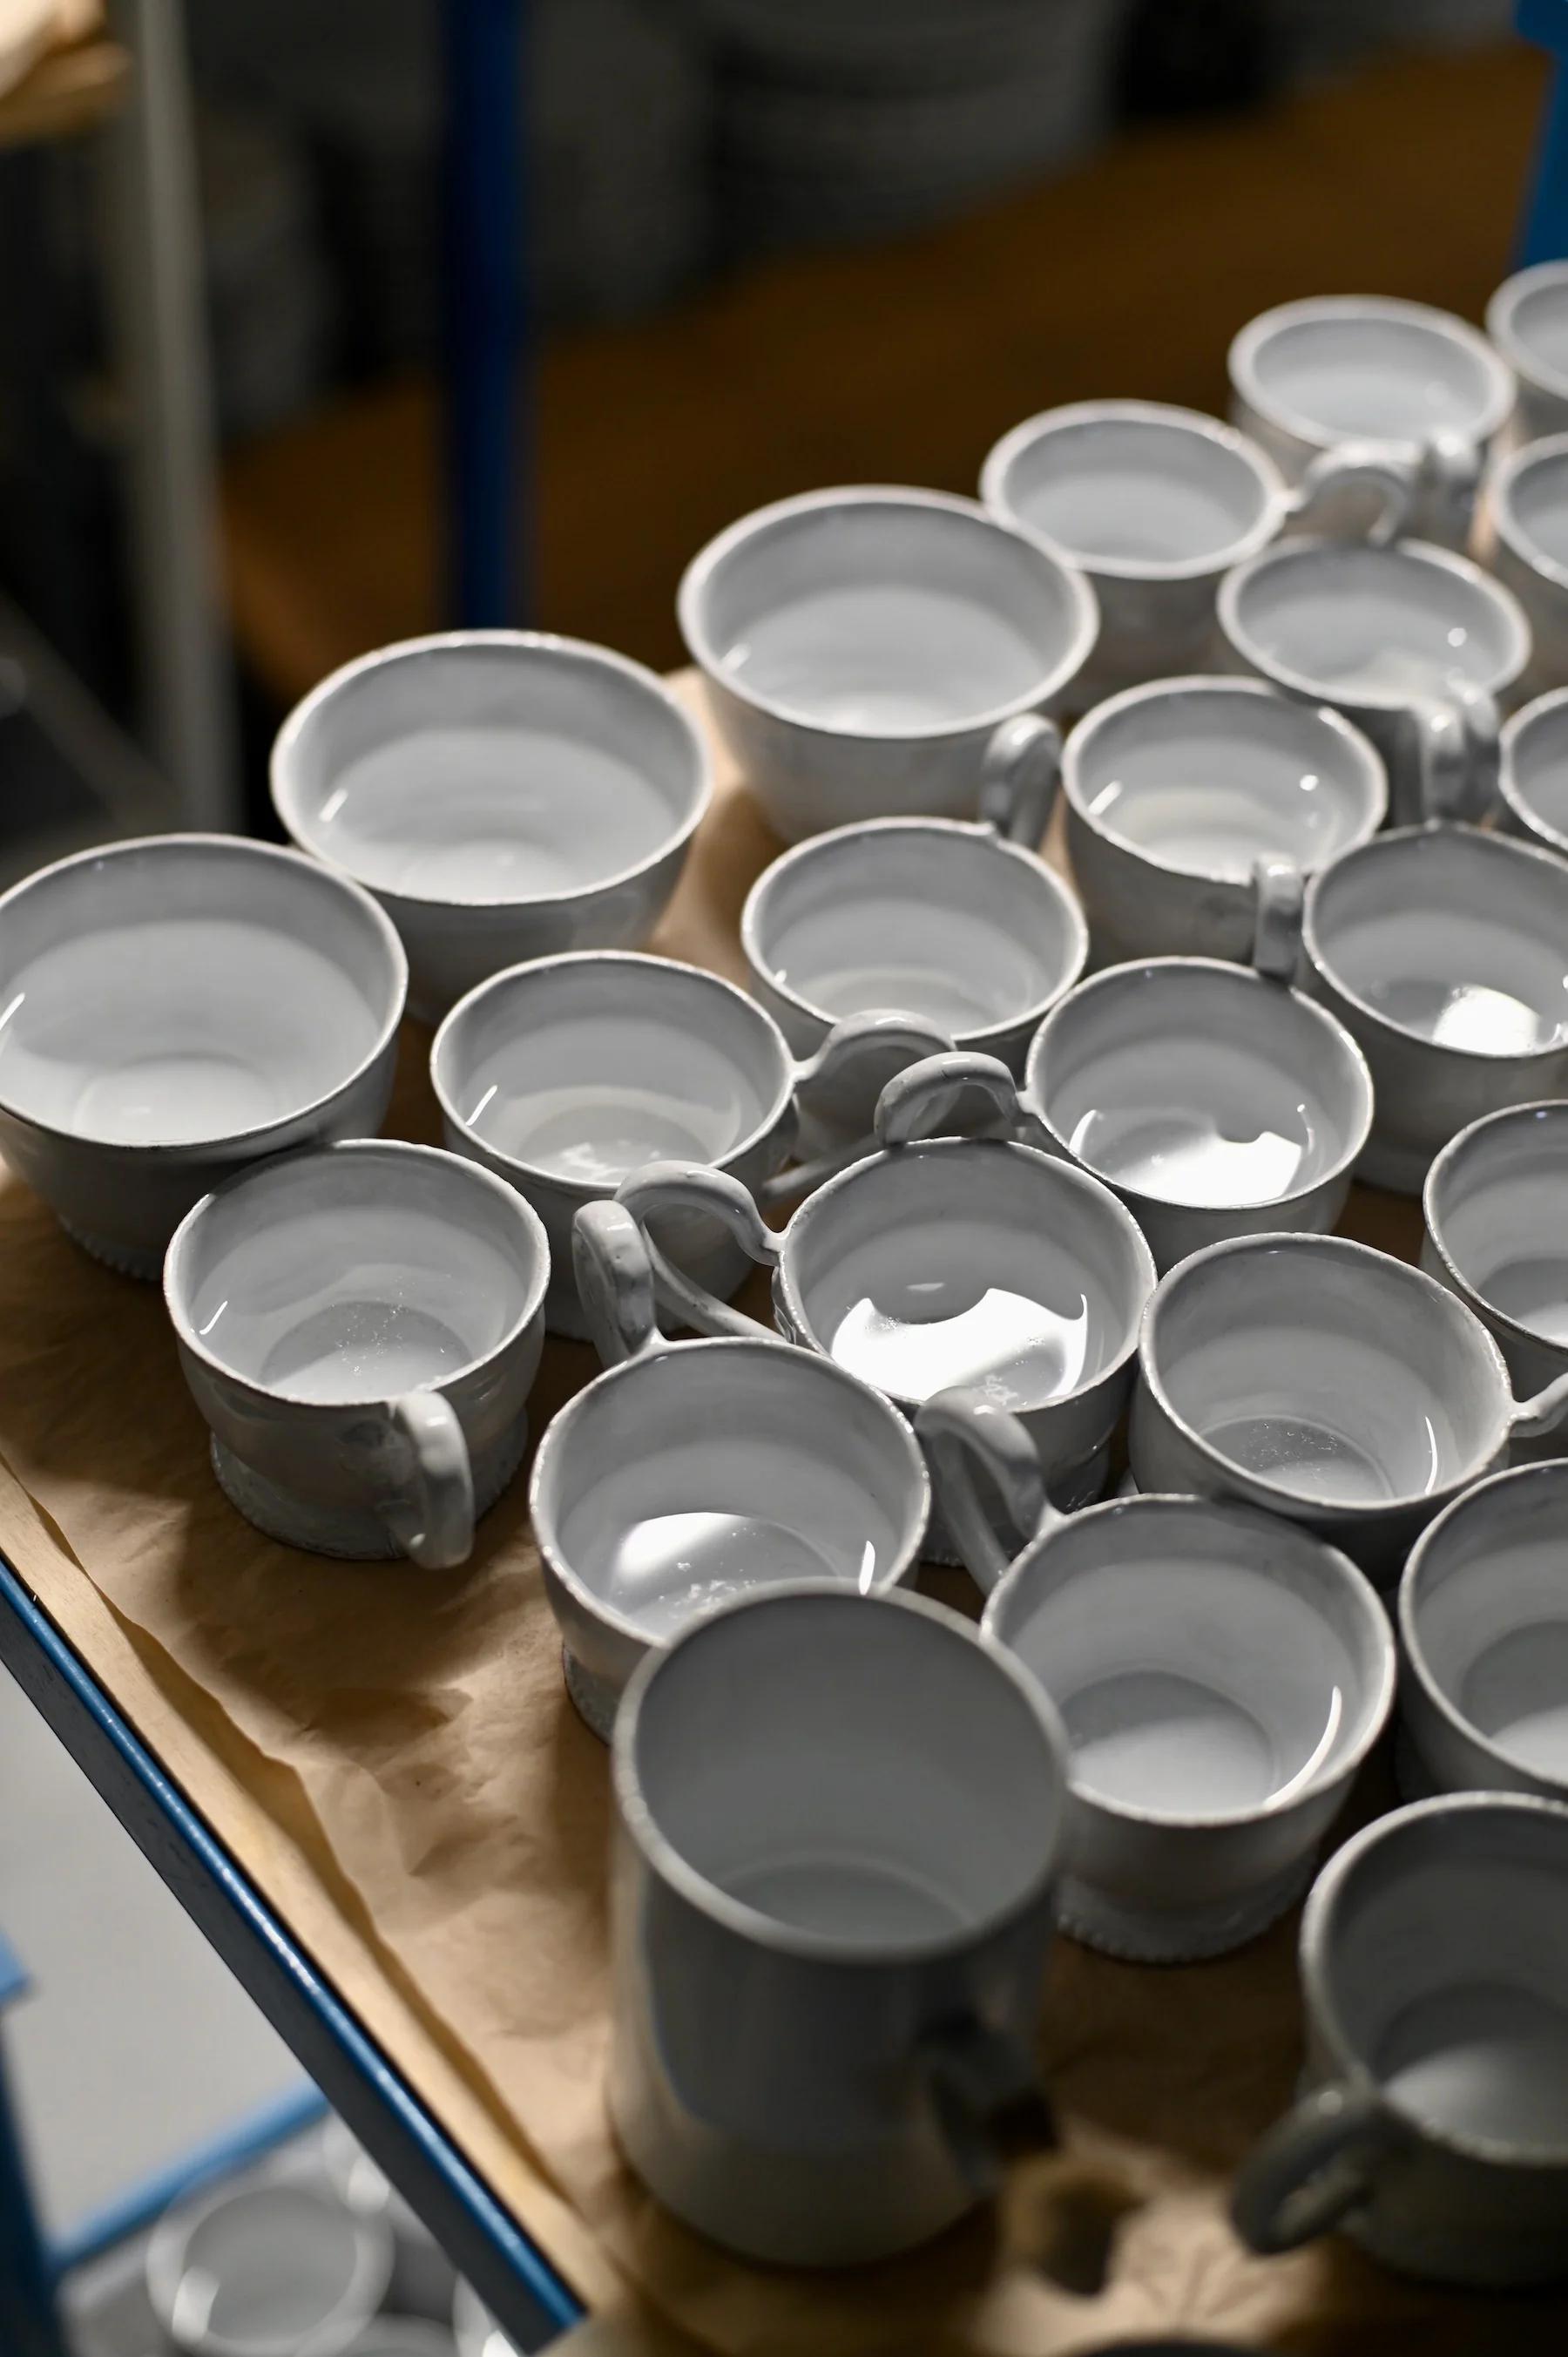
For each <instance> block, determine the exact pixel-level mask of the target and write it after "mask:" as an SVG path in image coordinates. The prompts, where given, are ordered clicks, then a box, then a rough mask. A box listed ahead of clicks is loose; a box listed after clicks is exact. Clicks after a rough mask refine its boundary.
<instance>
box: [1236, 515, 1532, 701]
mask: <svg viewBox="0 0 1568 2357" xmlns="http://www.w3.org/2000/svg"><path fill="white" fill-rule="evenodd" d="M1227 602H1228V604H1229V606H1230V613H1231V615H1232V617H1233V619H1234V621H1235V624H1236V626H1237V630H1238V631H1239V632H1240V639H1241V642H1242V646H1243V651H1246V652H1251V651H1256V655H1257V657H1258V658H1259V659H1260V660H1261V662H1262V665H1263V667H1264V668H1265V669H1266V670H1269V671H1271V672H1274V673H1281V674H1289V675H1294V677H1296V678H1298V679H1299V680H1301V681H1302V682H1303V683H1304V684H1305V685H1306V686H1308V687H1309V688H1312V689H1314V690H1316V691H1319V692H1321V693H1323V694H1326V695H1329V696H1334V697H1341V698H1348V699H1349V700H1350V701H1352V702H1354V703H1357V704H1367V705H1402V704H1408V703H1409V702H1411V701H1412V699H1413V698H1415V697H1418V696H1426V695H1441V694H1443V692H1444V689H1445V688H1451V687H1452V686H1453V684H1454V683H1456V682H1458V683H1463V682H1466V681H1467V682H1469V683H1472V684H1474V685H1476V686H1478V687H1485V688H1488V689H1496V688H1498V687H1500V686H1502V685H1504V684H1505V683H1507V682H1508V681H1509V680H1510V679H1511V678H1512V677H1513V676H1514V674H1515V673H1517V672H1518V671H1519V669H1520V666H1521V664H1522V663H1523V662H1524V660H1525V657H1526V655H1527V653H1528V651H1529V649H1528V644H1527V640H1526V637H1525V632H1524V629H1523V626H1522V624H1521V623H1520V620H1519V619H1517V617H1516V614H1515V611H1514V609H1513V608H1512V606H1511V603H1510V604H1505V603H1504V600H1503V592H1502V591H1500V590H1499V589H1497V588H1495V587H1492V585H1490V584H1489V583H1488V582H1487V581H1486V580H1485V579H1484V578H1483V577H1482V576H1480V575H1479V574H1474V573H1468V572H1463V571H1460V570H1458V569H1456V568H1455V567H1454V566H1452V565H1446V564H1444V563H1443V562H1441V561H1440V559H1439V558H1438V557H1437V556H1435V555H1427V554H1424V553H1423V551H1422V550H1421V549H1420V548H1419V547H1416V546H1412V545H1409V544H1406V545H1402V546H1395V547H1391V548H1378V547H1373V546H1370V545H1369V544H1364V543H1361V542H1352V541H1343V540H1326V541H1305V540H1304V541H1293V542H1287V543H1285V544H1283V545H1282V546H1281V547H1280V548H1278V549H1270V550H1269V551H1267V552H1266V554H1264V555H1263V556H1262V557H1258V558H1255V559H1253V560H1252V561H1251V564H1250V565H1249V566H1248V568H1247V570H1246V571H1245V572H1244V573H1242V574H1240V575H1238V576H1235V577H1234V581H1233V584H1232V585H1230V587H1229V589H1228V592H1227Z"/></svg>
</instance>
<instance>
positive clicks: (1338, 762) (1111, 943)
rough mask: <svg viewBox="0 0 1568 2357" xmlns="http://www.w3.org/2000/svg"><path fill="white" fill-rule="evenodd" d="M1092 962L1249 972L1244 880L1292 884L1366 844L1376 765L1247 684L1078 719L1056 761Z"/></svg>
mask: <svg viewBox="0 0 1568 2357" xmlns="http://www.w3.org/2000/svg"><path fill="white" fill-rule="evenodd" d="M1062 791H1063V794H1064V796H1065V798H1066V802H1067V839H1068V850H1069V856H1070V858H1071V861H1072V873H1073V880H1074V882H1075V883H1076V884H1077V886H1078V888H1079V894H1080V896H1081V898H1082V900H1083V906H1084V913H1085V915H1086V916H1087V917H1088V919H1089V922H1090V931H1091V934H1092V937H1093V942H1094V949H1095V954H1096V956H1097V957H1098V958H1099V959H1100V960H1101V962H1102V963H1108V964H1114V963H1120V962H1121V961H1122V960H1124V959H1135V958H1138V957H1171V956H1176V957H1224V958H1235V959H1240V960H1242V961H1243V962H1244V961H1247V960H1249V959H1250V958H1251V954H1252V944H1253V935H1254V932H1255V930H1256V925H1257V888H1256V882H1255V870H1256V867H1257V864H1258V862H1259V861H1260V860H1265V861H1283V862H1285V863H1287V864H1288V865H1289V866H1293V867H1294V868H1295V869H1296V870H1297V871H1298V872H1299V873H1300V874H1302V875H1304V876H1305V875H1310V874H1311V873H1312V872H1313V871H1314V870H1316V869H1317V868H1320V867H1322V866H1326V864H1327V862H1328V861H1329V860H1331V859H1333V858H1335V857H1337V855H1338V854H1339V853H1340V852H1342V851H1347V850H1349V849H1351V848H1352V847H1353V846H1354V845H1356V844H1358V843H1364V842H1365V841H1366V840H1367V838H1368V837H1369V835H1371V834H1376V832H1377V830H1378V828H1379V827H1380V825H1381V824H1382V823H1383V819H1384V817H1385V815H1386V813H1387V810H1388V794H1389V790H1388V777H1387V773H1386V771H1385V770H1384V768H1383V764H1382V761H1381V759H1380V757H1379V755H1378V754H1377V753H1376V752H1375V751H1374V750H1373V748H1372V746H1371V745H1370V744H1369V741H1368V739H1367V738H1366V737H1364V736H1363V735H1362V733H1361V731H1360V730H1359V728H1356V727H1353V726H1351V724H1350V722H1349V721H1348V720H1346V719H1345V718H1343V717H1342V716H1341V715H1340V714H1339V713H1337V712H1336V711H1334V710H1333V709H1332V707H1331V706H1330V705H1326V704H1318V705H1309V704H1298V703H1296V702H1294V701H1293V700H1292V699H1291V698H1290V697H1288V696H1285V695H1282V694H1280V693H1279V692H1278V690H1277V689H1275V688H1273V687H1270V686H1268V685H1267V684H1265V683H1264V682H1263V681H1262V680H1255V679H1208V678H1191V679H1159V680H1155V681H1154V682H1153V683H1152V684H1150V685H1149V686H1147V687H1133V688H1129V689H1128V690H1127V692H1126V693H1125V694H1122V695H1116V696H1112V697H1111V698H1110V699H1109V701H1108V702H1106V703H1104V704H1101V705H1099V706H1098V707H1097V708H1096V709H1095V710H1094V711H1092V712H1090V713H1088V714H1086V715H1085V716H1084V718H1083V719H1081V720H1080V721H1079V724H1078V726H1077V727H1076V728H1075V729H1074V730H1073V731H1072V734H1071V735H1070V737H1069V738H1068V740H1067V746H1066V748H1065V751H1064V754H1063V758H1062Z"/></svg>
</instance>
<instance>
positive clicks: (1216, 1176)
mask: <svg viewBox="0 0 1568 2357" xmlns="http://www.w3.org/2000/svg"><path fill="white" fill-rule="evenodd" d="M1295 1110H1296V1114H1297V1116H1298V1118H1299V1120H1300V1124H1301V1130H1300V1135H1298V1136H1294V1137H1286V1136H1284V1135H1282V1134H1281V1133H1280V1132H1279V1131H1278V1130H1274V1129H1263V1130H1259V1131H1256V1132H1254V1133H1253V1134H1252V1135H1229V1134H1227V1133H1226V1132H1225V1131H1223V1130H1221V1129H1220V1127H1219V1124H1218V1123H1217V1122H1216V1120H1215V1119H1214V1117H1213V1115H1212V1114H1208V1113H1207V1112H1205V1111H1204V1110H1203V1108H1202V1107H1200V1106H1197V1105H1195V1104H1192V1103H1182V1104H1179V1105H1177V1104H1172V1105H1160V1104H1150V1103H1144V1104H1141V1105H1136V1106H1133V1105H1102V1106H1090V1109H1089V1110H1088V1112H1086V1113H1084V1114H1081V1115H1080V1116H1079V1120H1078V1121H1077V1122H1076V1123H1075V1125H1074V1126H1073V1129H1072V1132H1071V1135H1070V1136H1069V1139H1068V1144H1069V1146H1070V1147H1071V1149H1072V1151H1073V1153H1074V1154H1076V1155H1077V1157H1078V1158H1079V1161H1080V1162H1085V1163H1087V1164H1088V1165H1089V1167H1090V1169H1091V1170H1098V1171H1100V1172H1101V1174H1102V1175H1103V1176H1104V1177H1105V1178H1107V1179H1113V1180H1114V1181H1115V1182H1116V1184H1117V1185H1118V1186H1122V1187H1127V1188H1131V1189H1134V1190H1135V1191H1137V1192H1138V1193H1140V1194H1144V1195H1152V1196H1155V1197H1156V1198H1157V1199H1158V1200H1160V1201H1161V1202H1165V1203H1196V1204H1203V1205H1207V1206H1212V1207H1214V1208H1217V1209H1218V1208H1221V1207H1223V1206H1225V1205H1228V1204H1240V1203H1267V1202H1272V1201H1273V1200H1275V1199H1276V1198H1277V1197H1280V1196H1283V1195H1288V1194H1289V1193H1291V1191H1292V1190H1293V1189H1294V1187H1295V1185H1296V1184H1297V1181H1298V1177H1299V1175H1300V1174H1301V1173H1302V1172H1303V1170H1304V1169H1305V1167H1306V1166H1307V1165H1308V1164H1309V1163H1310V1162H1312V1161H1313V1160H1315V1158H1316V1150H1317V1148H1316V1138H1315V1136H1314V1134H1313V1125H1312V1118H1311V1113H1310V1109H1309V1108H1308V1107H1307V1106H1306V1105H1305V1104H1298V1105H1297V1106H1296V1108H1295Z"/></svg>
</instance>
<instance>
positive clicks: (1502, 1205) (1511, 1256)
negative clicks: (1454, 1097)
mask: <svg viewBox="0 0 1568 2357" xmlns="http://www.w3.org/2000/svg"><path fill="white" fill-rule="evenodd" d="M1428 1216H1429V1217H1430V1219H1431V1221H1432V1222H1433V1226H1434V1232H1435V1234H1436V1238H1437V1241H1438V1242H1439V1243H1440V1244H1441V1245H1442V1247H1443V1249H1444V1252H1445V1253H1446V1254H1447V1255H1448V1258H1449V1259H1450V1260H1451V1261H1452V1263H1453V1264H1454V1266H1455V1268H1456V1269H1457V1271H1458V1272H1459V1275H1461V1276H1462V1277H1463V1278H1464V1280H1465V1283H1466V1285H1467V1286H1469V1287H1470V1290H1471V1291H1472V1293H1474V1294H1476V1295H1477V1297H1479V1299H1480V1300H1482V1301H1483V1302H1484V1303H1485V1304H1486V1306H1487V1308H1488V1309H1492V1310H1496V1311H1497V1312H1498V1313H1499V1314H1500V1315H1501V1316H1502V1317H1504V1318H1509V1319H1511V1320H1512V1322H1513V1323H1514V1324H1516V1325H1519V1326H1522V1327H1524V1328H1525V1329H1526V1330H1527V1331H1528V1332H1530V1333H1531V1334H1535V1335H1538V1336H1539V1337H1540V1338H1541V1340H1542V1341H1546V1342H1559V1343H1561V1344H1562V1345H1563V1348H1564V1349H1565V1350H1568V1104H1543V1105H1521V1106H1519V1107H1517V1108H1514V1109H1512V1110H1510V1111H1509V1112H1507V1113H1500V1114H1493V1115H1492V1116H1491V1118H1490V1119H1489V1120H1487V1121H1484V1122H1480V1123H1477V1125H1476V1127H1475V1128H1474V1129H1471V1130H1468V1131H1466V1133H1465V1134H1464V1135H1463V1136H1461V1137H1460V1138H1458V1139H1456V1140H1455V1143H1454V1144H1453V1145H1452V1146H1448V1147H1446V1148H1445V1149H1444V1153H1443V1155H1442V1156H1441V1157H1439V1160H1438V1162H1437V1163H1436V1165H1435V1166H1434V1171H1433V1176H1432V1181H1431V1190H1430V1194H1429V1198H1428Z"/></svg>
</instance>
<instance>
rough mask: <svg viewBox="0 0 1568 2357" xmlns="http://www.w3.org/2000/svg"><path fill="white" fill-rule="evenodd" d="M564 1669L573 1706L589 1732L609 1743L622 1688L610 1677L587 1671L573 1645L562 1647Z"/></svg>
mask: <svg viewBox="0 0 1568 2357" xmlns="http://www.w3.org/2000/svg"><path fill="white" fill-rule="evenodd" d="M561 1668H562V1671H563V1674H564V1676H565V1680H566V1692H567V1694H568V1695H570V1696H571V1698H572V1704H573V1707H574V1708H575V1711H576V1713H577V1716H578V1717H579V1718H580V1719H581V1720H582V1722H583V1724H584V1726H585V1727H587V1728H588V1729H589V1731H590V1732H591V1733H592V1734H594V1735H596V1736H597V1737H598V1738H599V1740H600V1742H601V1743H607V1742H608V1741H609V1739H610V1737H611V1736H612V1735H613V1734H614V1732H615V1723H616V1712H617V1710H618V1707H619V1706H620V1695H621V1690H620V1688H619V1686H616V1685H612V1684H610V1681H609V1680H608V1678H600V1677H596V1676H595V1674H594V1673H593V1671H592V1670H585V1668H584V1667H583V1664H582V1663H581V1662H580V1661H579V1660H578V1659H577V1656H576V1655H575V1653H574V1652H573V1651H572V1650H571V1647H570V1646H568V1645H563V1646H562V1648H561Z"/></svg>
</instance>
